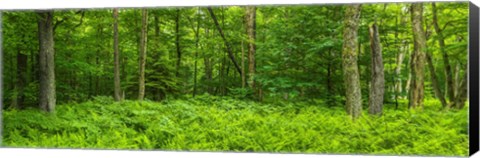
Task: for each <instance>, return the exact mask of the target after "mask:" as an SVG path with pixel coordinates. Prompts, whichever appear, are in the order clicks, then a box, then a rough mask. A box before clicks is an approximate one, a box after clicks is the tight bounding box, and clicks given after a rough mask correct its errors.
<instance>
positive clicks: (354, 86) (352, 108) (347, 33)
mask: <svg viewBox="0 0 480 158" xmlns="http://www.w3.org/2000/svg"><path fill="white" fill-rule="evenodd" d="M360 12H361V5H360V4H355V5H349V6H348V7H347V8H346V11H345V20H344V30H343V39H344V40H343V41H344V43H343V50H342V56H343V57H342V59H343V62H342V63H343V76H344V82H345V90H346V110H347V113H348V114H349V115H351V116H352V118H353V119H354V120H355V119H356V118H358V117H360V116H361V112H362V95H361V91H360V78H359V73H358V64H357V57H358V52H357V51H358V50H357V47H358V41H357V34H358V33H357V31H358V23H359V19H360Z"/></svg>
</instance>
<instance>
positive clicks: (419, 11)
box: [408, 3, 426, 109]
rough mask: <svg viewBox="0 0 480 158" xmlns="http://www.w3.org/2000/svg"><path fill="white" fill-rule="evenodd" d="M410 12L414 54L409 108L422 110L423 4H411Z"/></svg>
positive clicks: (424, 43) (423, 62) (423, 64)
mask: <svg viewBox="0 0 480 158" xmlns="http://www.w3.org/2000/svg"><path fill="white" fill-rule="evenodd" d="M411 11H412V29H413V41H414V52H413V54H412V56H411V58H412V62H411V63H410V67H411V71H410V73H411V75H412V80H411V81H410V91H409V104H408V105H409V107H410V108H413V109H415V108H423V97H424V81H425V79H424V67H425V48H426V40H425V33H424V30H423V28H424V27H423V20H422V19H423V4H422V3H413V4H412V6H411Z"/></svg>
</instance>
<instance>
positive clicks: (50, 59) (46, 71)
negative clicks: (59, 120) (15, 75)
mask: <svg viewBox="0 0 480 158" xmlns="http://www.w3.org/2000/svg"><path fill="white" fill-rule="evenodd" d="M37 14H38V32H39V37H38V39H39V44H40V51H39V57H40V58H39V65H40V95H39V103H40V105H39V106H40V108H41V109H42V110H44V111H47V112H53V111H55V104H56V95H55V59H54V57H55V50H54V45H55V43H54V40H53V11H39V12H38V13H37Z"/></svg>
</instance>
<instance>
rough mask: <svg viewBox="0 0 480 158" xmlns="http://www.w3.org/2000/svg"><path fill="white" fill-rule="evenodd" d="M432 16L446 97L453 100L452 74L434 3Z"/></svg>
mask: <svg viewBox="0 0 480 158" xmlns="http://www.w3.org/2000/svg"><path fill="white" fill-rule="evenodd" d="M432 14H433V26H434V28H435V32H436V33H437V36H438V38H437V39H438V45H439V46H440V52H441V53H442V55H443V65H444V66H445V73H446V76H445V78H446V79H447V88H446V89H447V91H446V93H447V96H448V97H449V99H450V100H453V99H454V97H455V94H454V90H455V88H454V85H453V79H452V77H453V74H452V67H451V65H450V60H449V59H448V54H447V51H445V39H444V37H443V33H442V31H443V30H442V29H441V28H440V27H439V26H438V17H437V15H438V14H437V6H436V5H435V3H432Z"/></svg>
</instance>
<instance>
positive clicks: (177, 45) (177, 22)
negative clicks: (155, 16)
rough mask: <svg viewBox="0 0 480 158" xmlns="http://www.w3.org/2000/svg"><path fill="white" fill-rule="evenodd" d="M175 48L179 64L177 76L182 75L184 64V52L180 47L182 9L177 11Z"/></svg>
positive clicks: (177, 64)
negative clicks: (181, 67)
mask: <svg viewBox="0 0 480 158" xmlns="http://www.w3.org/2000/svg"><path fill="white" fill-rule="evenodd" d="M175 48H176V50H177V63H176V67H177V68H176V72H175V75H176V76H177V77H178V75H179V74H180V66H181V64H182V50H181V47H180V9H176V14H175Z"/></svg>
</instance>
